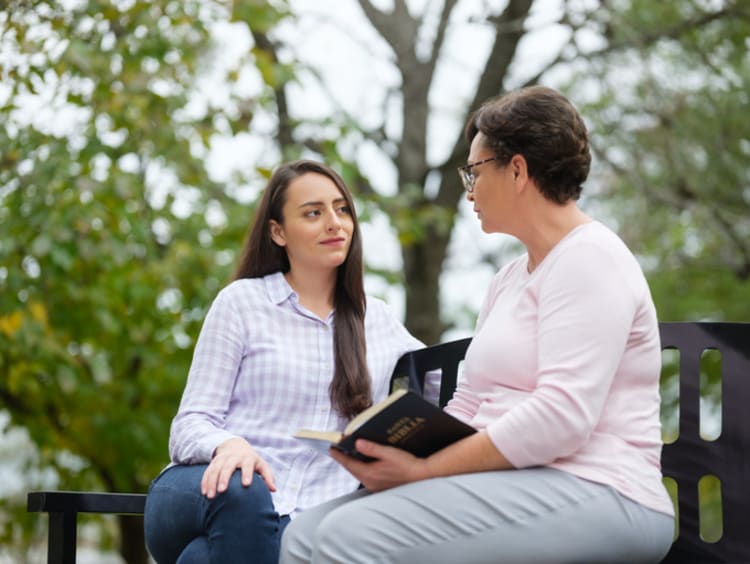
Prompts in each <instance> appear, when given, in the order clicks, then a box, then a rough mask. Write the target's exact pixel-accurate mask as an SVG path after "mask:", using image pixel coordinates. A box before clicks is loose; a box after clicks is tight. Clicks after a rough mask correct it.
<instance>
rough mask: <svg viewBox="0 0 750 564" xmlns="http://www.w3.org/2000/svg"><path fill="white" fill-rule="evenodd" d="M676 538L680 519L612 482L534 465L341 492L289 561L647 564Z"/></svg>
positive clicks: (294, 527)
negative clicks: (649, 506) (383, 488)
mask: <svg viewBox="0 0 750 564" xmlns="http://www.w3.org/2000/svg"><path fill="white" fill-rule="evenodd" d="M673 535H674V520H673V518H672V517H670V516H669V515H666V514H664V513H659V512H657V511H653V510H650V509H647V508H645V507H643V506H642V505H640V504H638V503H635V502H633V501H631V500H629V499H628V498H626V497H623V496H622V495H620V494H619V493H617V492H616V491H615V490H614V489H612V488H610V487H609V486H603V485H601V484H596V483H593V482H589V481H586V480H582V479H580V478H577V477H575V476H572V475H570V474H567V473H565V472H560V471H557V470H553V469H550V468H533V469H525V470H509V471H497V472H482V473H476V474H462V475H458V476H451V477H448V478H436V479H431V480H425V481H422V482H414V483H411V484H407V485H404V486H400V487H397V488H393V489H390V490H386V491H383V492H379V493H375V494H370V493H368V492H367V491H365V490H359V491H357V492H354V493H352V494H350V495H347V496H344V497H341V498H338V499H335V500H333V501H330V502H328V503H325V504H323V505H320V506H318V507H315V508H312V509H310V510H308V511H305V512H304V513H302V514H300V515H298V516H297V517H295V518H294V519H293V520H292V522H291V523H290V525H289V526H288V527H287V529H286V531H285V532H284V535H283V537H282V542H281V560H280V564H292V563H300V562H314V563H316V564H319V563H324V562H331V563H333V562H335V563H341V564H358V563H361V564H373V563H377V562H381V563H386V562H387V563H403V564H420V563H425V564H443V563H445V564H472V563H477V564H479V563H487V564H489V563H493V564H495V563H502V564H516V563H517V564H532V563H533V564H553V563H554V564H565V563H570V564H585V563H597V564H603V563H608V562H619V563H623V564H625V563H627V564H639V563H644V564H645V563H653V562H659V561H660V560H661V559H662V557H663V556H664V555H665V554H666V553H667V551H668V550H669V547H670V545H671V544H672V539H673Z"/></svg>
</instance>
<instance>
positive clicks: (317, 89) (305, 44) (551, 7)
mask: <svg viewBox="0 0 750 564" xmlns="http://www.w3.org/2000/svg"><path fill="white" fill-rule="evenodd" d="M374 4H376V5H377V6H378V7H386V8H387V7H388V5H389V2H387V1H383V0H380V1H378V2H374ZM390 4H391V5H392V3H390ZM505 4H506V2H505V1H504V0H499V1H498V0H464V1H463V2H459V4H458V7H457V9H456V11H455V12H454V15H453V20H454V22H456V23H455V24H454V25H453V26H452V27H451V28H450V29H451V30H450V33H449V34H448V36H447V46H448V49H447V50H445V52H446V53H448V56H444V57H442V58H441V63H440V64H439V66H438V69H437V73H436V77H435V82H434V87H433V89H432V91H431V92H430V102H429V103H430V106H431V110H432V112H431V116H430V122H429V137H428V149H427V150H428V158H429V159H430V160H431V162H433V163H434V164H438V163H440V162H441V161H443V160H444V159H445V158H446V157H447V155H448V152H449V151H450V148H451V145H452V143H453V141H454V140H455V138H456V135H457V134H458V132H459V131H460V130H461V128H462V127H463V122H462V120H463V116H462V112H461V110H462V108H464V107H465V106H466V105H467V104H468V103H470V101H471V98H472V96H473V91H474V89H475V87H476V82H477V80H478V76H479V73H480V71H481V70H482V68H483V65H484V61H485V60H486V57H487V55H488V52H489V48H490V46H491V45H490V42H491V40H492V37H493V36H492V32H491V30H490V29H488V27H487V26H486V25H485V24H481V23H479V22H478V21H477V20H479V19H481V17H483V16H485V15H486V14H487V13H495V14H496V13H499V12H500V11H501V10H502V8H503V7H504V6H505ZM409 5H410V7H411V8H412V9H413V10H416V11H418V12H419V13H421V12H422V11H423V10H424V9H425V7H427V9H428V10H430V11H429V14H430V17H429V18H428V19H430V20H431V21H432V25H433V26H434V25H435V24H436V18H437V15H438V11H439V9H440V8H441V7H442V3H441V2H434V1H433V2H427V1H426V0H413V1H412V2H409ZM291 6H292V8H293V10H294V11H295V12H296V13H299V14H303V15H304V17H303V18H302V20H301V21H300V22H299V24H296V25H287V26H285V27H284V28H282V33H281V37H282V38H284V39H285V42H286V43H287V44H288V45H291V46H292V49H293V50H292V51H291V52H289V53H288V56H289V57H290V58H292V57H293V58H295V59H297V60H300V61H302V62H303V63H304V64H306V65H309V66H310V67H311V68H313V69H315V70H316V72H318V73H319V74H320V76H321V77H322V78H323V83H324V85H323V87H321V86H320V83H319V82H318V81H317V80H316V79H314V78H313V77H312V75H311V74H309V73H304V72H303V73H301V75H300V84H299V85H297V86H294V87H293V88H292V89H291V94H290V107H291V111H292V112H293V114H294V115H295V116H296V117H303V116H304V117H308V118H322V117H324V116H326V115H329V114H330V113H331V112H333V111H336V108H335V107H334V106H333V105H332V104H331V98H332V97H333V98H334V99H335V101H336V104H338V105H339V106H340V107H341V108H343V111H344V112H346V113H348V114H350V115H352V116H356V117H357V118H358V120H360V122H361V123H364V124H365V125H366V126H373V127H375V126H378V125H379V124H380V123H381V120H382V112H383V107H385V106H386V102H385V100H386V99H387V98H386V93H387V90H388V89H393V88H397V87H398V85H399V84H400V83H401V77H400V75H399V73H398V72H397V70H396V69H395V67H394V65H393V64H392V63H391V60H392V58H393V55H392V53H391V50H390V48H389V47H388V45H387V44H386V43H385V42H384V41H383V40H382V39H381V38H380V37H379V36H378V35H377V33H376V32H375V30H374V29H373V28H372V27H371V26H370V24H369V22H367V20H366V19H365V17H364V15H363V13H362V12H361V10H360V8H359V5H358V3H357V2H356V1H355V0H348V1H342V0H316V2H309V0H291ZM559 6H560V2H559V0H537V2H536V3H535V4H534V8H533V11H532V17H531V18H530V19H529V20H528V21H527V28H528V29H531V30H534V31H532V32H531V33H529V34H527V35H526V36H525V38H524V40H523V42H522V43H521V46H520V56H519V57H518V58H517V60H516V62H515V63H514V66H513V69H512V79H511V80H514V81H516V82H517V83H518V84H521V83H522V82H523V81H524V80H525V79H526V78H527V77H528V76H531V75H533V74H535V73H536V72H537V70H538V69H539V68H540V67H541V66H543V65H544V64H545V63H546V62H547V61H548V60H549V59H550V58H551V57H553V56H554V54H556V48H557V47H558V46H559V45H561V44H562V43H563V42H564V41H565V40H566V39H567V36H566V33H565V31H564V30H563V29H562V28H560V27H558V26H555V25H552V24H551V22H552V21H554V19H555V18H556V17H558V16H559ZM430 32H431V30H430V27H429V26H428V27H427V28H426V34H427V35H429V33H430ZM217 37H220V38H221V41H222V43H223V45H222V47H221V52H222V58H223V59H224V60H225V61H227V64H231V61H232V58H233V57H239V56H241V54H242V53H243V52H245V51H246V50H247V49H248V47H249V46H250V44H251V39H250V37H249V34H248V33H247V32H246V30H245V29H243V26H242V25H231V24H223V25H222V26H219V29H217ZM428 40H429V37H428ZM423 44H424V45H427V46H429V42H428V41H425V42H424V43H423ZM282 56H283V53H282ZM216 72H217V76H218V73H219V69H216ZM261 87H262V85H261V84H260V82H259V80H258V79H257V77H256V76H253V75H251V74H246V75H243V77H242V78H241V80H240V81H239V82H238V84H237V85H235V88H237V89H238V90H239V91H242V92H244V93H246V94H252V93H255V92H258V91H259V90H260V88H261ZM205 88H206V89H205V93H206V95H207V96H209V97H211V98H214V103H220V101H219V100H218V99H217V97H221V96H226V93H223V94H222V92H221V91H220V90H217V89H215V88H212V87H211V86H210V83H207V85H206V87H205ZM397 103H398V102H397V101H395V102H390V104H391V106H393V105H394V104H397ZM389 109H390V110H391V111H390V112H389V118H388V121H387V122H386V129H387V131H388V132H389V134H391V135H392V136H396V137H397V136H399V134H400V130H401V122H400V110H399V107H398V106H395V107H390V108H389ZM253 125H254V127H255V133H256V135H253V136H250V135H243V136H239V137H236V138H234V139H231V140H223V141H220V142H219V143H217V147H216V149H215V150H214V152H213V153H212V155H211V158H210V161H209V162H210V170H211V171H212V174H213V175H214V176H215V177H216V178H217V179H222V178H227V179H228V178H229V176H230V174H231V171H232V170H233V169H237V168H242V167H246V166H247V162H248V155H253V156H254V157H251V158H255V159H256V162H259V164H264V165H266V166H269V167H273V166H275V165H276V164H277V160H278V152H277V151H276V150H275V148H274V147H273V146H272V141H271V140H270V136H269V137H265V138H264V137H263V135H262V133H263V131H264V130H268V131H269V133H270V132H272V131H273V128H274V121H273V117H272V116H259V117H257V118H256V121H255V122H254V124H253ZM258 134H260V135H258ZM344 150H347V149H346V148H345V149H344ZM347 156H349V157H353V158H354V159H355V160H356V162H357V163H358V165H359V166H360V168H361V170H362V171H363V172H364V173H365V174H366V175H367V176H368V178H369V179H370V181H371V182H372V184H373V185H374V187H375V188H376V189H377V190H378V191H379V192H381V193H384V194H393V193H395V191H396V171H395V169H394V167H393V165H392V163H391V162H390V161H389V160H388V159H387V158H386V157H385V156H384V155H383V154H382V153H381V151H380V149H378V148H377V147H376V146H375V145H374V144H369V145H367V144H365V145H363V146H360V147H358V148H357V149H356V152H355V150H354V149H353V148H350V154H349V155H347ZM455 180H456V182H459V179H458V175H456V179H455ZM459 211H460V218H459V221H458V224H457V227H456V228H455V230H454V236H453V240H452V242H451V247H450V251H449V258H448V261H447V262H446V265H445V269H444V273H443V276H442V278H441V294H442V296H441V299H442V304H443V306H442V307H443V310H444V312H445V313H446V314H447V316H448V317H451V318H454V317H456V314H455V312H458V311H468V312H471V311H474V312H476V311H477V310H478V309H479V306H480V304H481V301H482V298H483V296H484V290H485V288H486V287H487V286H488V284H489V282H490V280H491V277H492V275H493V274H494V272H495V271H496V270H497V268H496V267H499V266H500V265H499V264H498V265H496V267H490V266H489V265H486V264H482V263H481V257H482V255H486V254H491V253H493V252H496V251H497V249H498V248H500V247H507V246H508V245H509V244H511V239H510V238H508V237H505V236H502V235H486V234H484V233H482V232H481V229H480V228H479V223H478V221H477V220H476V217H475V215H474V213H473V212H472V210H471V206H470V205H469V203H468V202H466V200H463V201H462V202H461V204H460V207H459ZM362 229H363V237H364V245H365V256H366V259H367V262H368V264H369V265H370V266H372V267H377V268H389V269H393V270H399V269H400V268H401V257H400V250H399V247H398V242H397V240H396V237H395V234H394V232H393V230H392V229H391V228H390V225H389V223H388V219H387V217H385V216H384V215H380V216H376V217H374V219H373V221H372V222H370V223H369V224H367V225H363V226H362ZM514 254H517V252H514ZM509 256H511V255H509ZM366 287H367V291H368V292H369V293H373V294H375V295H379V296H381V297H383V298H384V299H386V300H387V301H388V303H389V304H390V305H391V307H392V309H393V310H394V312H396V314H397V315H399V316H401V317H402V318H403V312H404V294H403V291H402V289H401V288H398V287H388V286H387V285H386V284H385V283H384V282H383V281H382V280H381V279H380V278H377V277H373V276H368V277H367V279H366ZM458 318H459V326H458V327H457V328H456V329H455V330H453V331H450V332H448V333H447V334H446V335H444V340H447V339H453V338H458V337H463V336H468V335H470V334H471V333H472V332H473V317H472V316H471V315H470V314H463V315H458Z"/></svg>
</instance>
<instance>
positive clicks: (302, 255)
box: [269, 172, 354, 270]
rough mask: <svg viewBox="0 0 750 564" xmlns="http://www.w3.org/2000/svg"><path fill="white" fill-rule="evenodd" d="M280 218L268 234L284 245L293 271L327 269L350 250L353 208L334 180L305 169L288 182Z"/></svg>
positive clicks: (343, 258) (280, 244)
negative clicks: (306, 171)
mask: <svg viewBox="0 0 750 564" xmlns="http://www.w3.org/2000/svg"><path fill="white" fill-rule="evenodd" d="M282 218H283V219H282V221H281V222H277V221H274V220H271V222H270V226H269V227H270V229H271V237H272V238H273V240H274V242H275V243H276V244H277V245H279V246H281V247H284V249H285V250H286V254H287V256H288V257H289V265H290V267H291V269H292V270H321V269H322V270H330V269H335V268H337V267H338V266H340V265H341V264H342V263H343V262H344V261H345V260H346V257H347V255H348V253H349V246H350V245H351V240H352V233H353V231H354V221H353V219H352V210H351V209H349V205H348V204H347V203H346V200H345V199H344V196H343V195H342V194H341V192H340V191H339V189H338V187H337V186H336V184H334V182H333V181H332V180H331V179H330V178H328V177H327V176H324V175H322V174H318V173H315V172H308V173H306V174H303V175H302V176H298V177H297V178H295V179H294V180H292V182H291V183H290V184H289V186H288V188H287V192H286V202H285V203H284V207H283V208H282Z"/></svg>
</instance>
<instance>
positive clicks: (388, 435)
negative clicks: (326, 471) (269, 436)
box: [294, 390, 476, 461]
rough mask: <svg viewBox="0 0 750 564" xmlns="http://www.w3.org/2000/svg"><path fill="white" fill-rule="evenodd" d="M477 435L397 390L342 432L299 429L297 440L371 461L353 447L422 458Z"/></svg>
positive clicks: (419, 398) (409, 393)
mask: <svg viewBox="0 0 750 564" xmlns="http://www.w3.org/2000/svg"><path fill="white" fill-rule="evenodd" d="M475 432H476V429H474V428H473V427H472V426H471V425H468V424H466V423H464V422H463V421H461V420H459V419H456V418H455V417H453V416H452V415H451V414H449V413H447V412H445V411H443V410H442V409H441V408H440V407H438V406H437V405H435V404H433V403H430V402H429V401H427V400H426V399H424V398H423V397H422V396H420V395H419V394H416V393H414V392H412V391H407V390H396V391H395V392H393V393H392V394H391V395H389V396H388V397H387V398H385V399H384V400H383V401H381V402H379V403H376V404H374V405H372V406H370V407H368V408H367V409H365V410H364V411H363V412H362V413H360V414H359V415H357V416H356V417H354V419H352V420H351V421H350V422H349V424H348V425H347V426H346V428H345V429H344V432H343V433H340V432H338V431H314V430H311V429H300V430H299V431H297V432H296V433H295V434H294V437H296V438H297V439H299V440H301V441H304V442H305V443H307V444H308V445H309V446H311V447H313V448H315V449H316V450H318V451H320V452H324V453H327V452H328V448H329V447H333V448H335V449H338V450H340V451H342V452H344V453H346V454H348V455H349V456H353V457H355V458H359V459H360V460H365V461H370V460H372V459H371V458H370V457H368V456H365V455H363V454H362V453H359V452H357V450H356V448H355V447H354V443H355V441H356V440H357V439H367V440H369V441H372V442H375V443H380V444H383V445H389V446H394V447H397V448H401V449H403V450H406V451H408V452H410V453H412V454H413V455H415V456H419V457H422V458H423V457H426V456H429V455H431V454H432V453H433V452H436V451H438V450H440V449H442V448H444V447H446V446H448V445H450V444H452V443H454V442H456V441H458V440H460V439H463V438H465V437H468V436H469V435H471V434H472V433H475Z"/></svg>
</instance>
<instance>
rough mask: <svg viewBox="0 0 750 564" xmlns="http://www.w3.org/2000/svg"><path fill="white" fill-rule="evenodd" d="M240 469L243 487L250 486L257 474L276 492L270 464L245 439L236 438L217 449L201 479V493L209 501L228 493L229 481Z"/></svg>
mask: <svg viewBox="0 0 750 564" xmlns="http://www.w3.org/2000/svg"><path fill="white" fill-rule="evenodd" d="M238 468H239V469H240V471H241V472H242V485H243V486H249V485H250V483H251V482H252V481H253V473H254V472H257V473H258V474H260V476H261V477H262V478H263V481H264V482H265V483H266V485H267V486H268V489H269V490H271V491H272V492H275V491H276V484H275V483H274V479H273V473H272V472H271V467H270V466H269V465H268V463H267V462H266V461H265V460H263V459H262V458H261V457H260V455H259V454H258V453H257V452H255V449H254V448H253V447H252V446H250V443H248V442H247V441H246V440H245V439H243V438H241V437H235V438H233V439H229V440H226V441H224V442H223V443H221V444H220V445H219V446H218V447H216V452H214V457H213V459H211V463H210V464H209V465H208V468H206V471H205V472H204V473H203V479H201V493H202V494H203V495H205V496H206V497H207V498H208V499H213V497H214V496H215V495H216V494H217V493H222V492H224V491H226V489H227V487H228V486H229V479H230V478H231V477H232V474H234V471H235V470H237V469H238Z"/></svg>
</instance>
